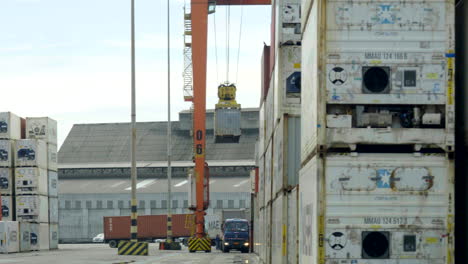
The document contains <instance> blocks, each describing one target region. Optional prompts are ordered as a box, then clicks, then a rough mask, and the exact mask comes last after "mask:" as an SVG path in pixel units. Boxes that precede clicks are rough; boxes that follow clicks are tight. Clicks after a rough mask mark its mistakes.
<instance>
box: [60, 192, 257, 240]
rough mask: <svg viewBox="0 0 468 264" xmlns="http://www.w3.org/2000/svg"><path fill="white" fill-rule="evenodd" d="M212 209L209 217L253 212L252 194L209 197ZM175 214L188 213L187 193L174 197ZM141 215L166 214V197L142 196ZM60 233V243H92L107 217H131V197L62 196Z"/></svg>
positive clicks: (98, 195) (122, 195)
mask: <svg viewBox="0 0 468 264" xmlns="http://www.w3.org/2000/svg"><path fill="white" fill-rule="evenodd" d="M210 196H211V206H210V208H209V209H208V210H207V215H212V214H217V213H219V212H221V210H222V209H239V208H250V193H248V192H236V193H219V192H214V193H211V194H210ZM172 197H173V203H172V205H173V208H174V209H175V210H173V213H174V214H182V213H189V211H188V210H187V209H185V208H187V204H188V198H187V193H184V192H176V193H173V194H172ZM137 199H138V201H139V202H138V214H139V215H154V214H166V213H167V194H166V193H157V194H147V193H145V194H140V195H137ZM59 207H60V208H59V228H60V229H59V230H60V232H59V233H60V234H59V237H60V242H61V243H85V242H90V241H91V240H92V238H93V237H94V236H96V235H97V234H99V233H103V217H104V216H128V215H130V194H61V195H59Z"/></svg>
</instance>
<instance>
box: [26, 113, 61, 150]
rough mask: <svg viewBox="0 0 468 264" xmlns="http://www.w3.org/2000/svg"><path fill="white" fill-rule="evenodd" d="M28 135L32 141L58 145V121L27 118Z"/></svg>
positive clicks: (45, 118) (44, 118)
mask: <svg viewBox="0 0 468 264" xmlns="http://www.w3.org/2000/svg"><path fill="white" fill-rule="evenodd" d="M26 133H27V137H28V138H30V139H42V140H44V141H46V142H47V143H50V144H53V145H57V121H55V120H53V119H51V118H49V117H27V118H26Z"/></svg>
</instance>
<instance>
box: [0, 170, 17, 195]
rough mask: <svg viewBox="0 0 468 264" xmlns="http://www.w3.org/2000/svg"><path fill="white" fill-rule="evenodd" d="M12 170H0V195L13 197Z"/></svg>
mask: <svg viewBox="0 0 468 264" xmlns="http://www.w3.org/2000/svg"><path fill="white" fill-rule="evenodd" d="M14 184H15V182H14V180H13V170H12V169H11V168H0V195H13V192H14V187H13V186H14Z"/></svg>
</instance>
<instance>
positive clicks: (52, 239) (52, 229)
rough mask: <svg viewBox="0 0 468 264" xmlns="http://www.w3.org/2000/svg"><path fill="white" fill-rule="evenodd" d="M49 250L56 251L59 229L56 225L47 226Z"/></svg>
mask: <svg viewBox="0 0 468 264" xmlns="http://www.w3.org/2000/svg"><path fill="white" fill-rule="evenodd" d="M49 234H50V235H49V249H58V241H59V228H58V224H50V225H49Z"/></svg>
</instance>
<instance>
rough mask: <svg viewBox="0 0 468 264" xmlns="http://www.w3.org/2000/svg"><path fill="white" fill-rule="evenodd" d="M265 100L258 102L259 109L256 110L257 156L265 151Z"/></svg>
mask: <svg viewBox="0 0 468 264" xmlns="http://www.w3.org/2000/svg"><path fill="white" fill-rule="evenodd" d="M265 104H266V103H265V101H262V102H261V103H260V110H259V111H258V120H259V121H258V122H259V123H258V131H259V132H258V149H259V152H258V156H259V157H261V156H263V154H264V153H265V150H266V145H265V133H266V132H265Z"/></svg>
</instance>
